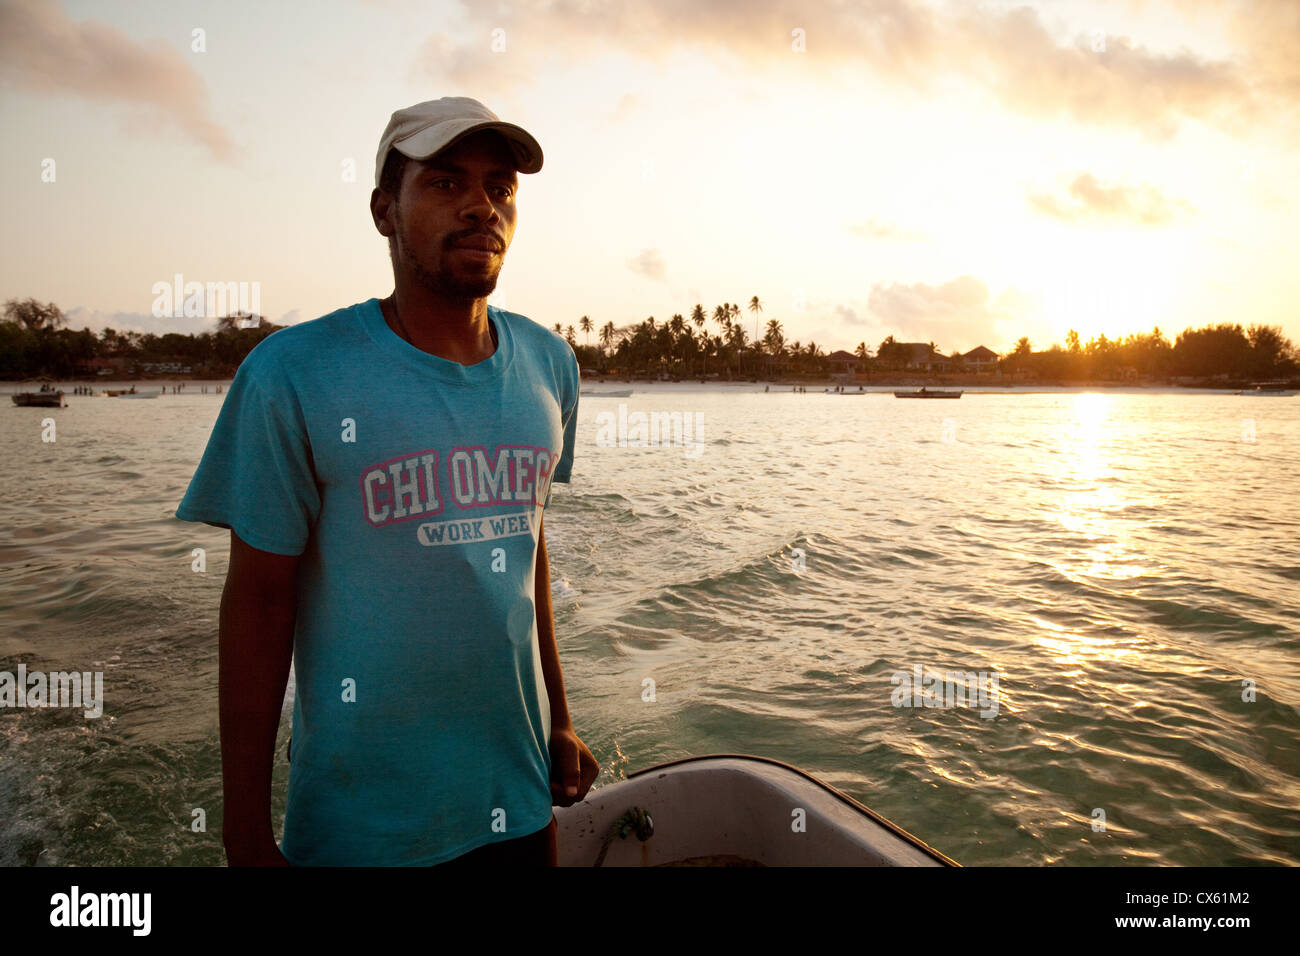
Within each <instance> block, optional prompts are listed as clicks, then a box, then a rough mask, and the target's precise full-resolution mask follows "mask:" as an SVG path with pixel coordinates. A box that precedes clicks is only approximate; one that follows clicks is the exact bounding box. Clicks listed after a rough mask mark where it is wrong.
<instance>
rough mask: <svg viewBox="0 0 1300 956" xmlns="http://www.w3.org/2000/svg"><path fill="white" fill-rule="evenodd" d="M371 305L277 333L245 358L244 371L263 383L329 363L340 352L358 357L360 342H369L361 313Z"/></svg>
mask: <svg viewBox="0 0 1300 956" xmlns="http://www.w3.org/2000/svg"><path fill="white" fill-rule="evenodd" d="M366 305H367V303H365V302H358V303H356V304H354V305H349V306H344V307H343V308H341V309H335V310H334V311H333V312H330V313H327V314H326V315H322V316H319V317H318V318H315V319H309V320H307V321H305V322H298V323H295V324H294V325H287V326H285V327H284V328H282V329H276V330H275V331H274V332H272V333H271V334H270V335H268V336H267V337H266V338H264V339H262V341H261V342H258V343H257V345H256V346H254V348H253V349H252V351H250V352H249V353H248V355H247V356H245V358H244V361H243V362H242V363H241V364H240V369H241V370H243V369H244V368H245V367H247V368H248V374H251V375H254V376H255V377H257V378H258V379H260V380H265V379H266V378H267V377H268V376H272V375H275V373H277V372H289V371H295V370H298V369H301V368H302V367H304V366H306V365H316V364H320V363H322V362H328V361H329V359H330V357H331V355H332V354H335V353H339V352H346V353H347V354H352V355H354V354H355V350H356V348H357V345H358V343H359V341H360V340H364V339H365V338H366V331H365V328H364V325H363V322H362V318H363V317H362V314H361V310H362V309H363V308H364V307H365V306H366Z"/></svg>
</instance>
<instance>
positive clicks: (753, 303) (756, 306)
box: [749, 296, 763, 338]
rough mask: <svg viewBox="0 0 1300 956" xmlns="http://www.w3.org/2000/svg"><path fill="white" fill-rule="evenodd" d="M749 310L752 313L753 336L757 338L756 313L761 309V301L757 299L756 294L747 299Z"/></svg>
mask: <svg viewBox="0 0 1300 956" xmlns="http://www.w3.org/2000/svg"><path fill="white" fill-rule="evenodd" d="M749 311H750V312H752V313H754V338H758V313H760V312H762V311H763V303H762V302H759V301H758V296H754V297H752V298H751V299H750V300H749Z"/></svg>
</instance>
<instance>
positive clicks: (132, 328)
mask: <svg viewBox="0 0 1300 956" xmlns="http://www.w3.org/2000/svg"><path fill="white" fill-rule="evenodd" d="M66 315H67V318H68V324H67V326H66V327H67V328H68V329H71V330H73V331H77V330H78V329H90V331H92V332H94V333H95V334H97V335H98V334H99V333H100V332H103V331H104V329H113V330H115V331H117V332H139V333H140V334H141V335H147V334H149V333H150V332H152V333H153V334H154V335H159V336H161V335H167V334H168V333H170V332H178V333H180V334H181V335H196V334H199V333H202V332H215V331H216V329H217V323H216V320H214V319H203V318H197V317H193V316H191V317H188V318H180V319H177V318H174V317H172V316H169V315H165V316H161V317H155V316H153V315H151V314H150V313H148V312H101V311H99V310H98V309H87V308H85V307H83V306H77V307H76V308H74V309H69V310H68V311H67V313H66Z"/></svg>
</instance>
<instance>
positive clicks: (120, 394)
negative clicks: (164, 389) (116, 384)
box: [104, 385, 161, 398]
mask: <svg viewBox="0 0 1300 956" xmlns="http://www.w3.org/2000/svg"><path fill="white" fill-rule="evenodd" d="M104 394H105V395H107V396H108V397H109V398H157V397H158V396H159V395H160V394H161V392H160V391H158V392H137V391H136V390H135V386H134V385H132V386H131V387H130V388H118V389H105V390H104Z"/></svg>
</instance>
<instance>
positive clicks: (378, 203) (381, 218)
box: [370, 187, 396, 239]
mask: <svg viewBox="0 0 1300 956" xmlns="http://www.w3.org/2000/svg"><path fill="white" fill-rule="evenodd" d="M392 206H393V197H392V196H390V195H388V193H386V192H384V191H383V190H382V189H379V188H378V187H376V188H375V189H374V191H373V192H371V193H370V217H371V218H372V219H373V220H374V222H375V228H376V229H378V230H379V234H380V235H381V236H387V237H388V238H390V239H391V238H392V237H393V236H394V235H395V234H396V230H395V229H394V228H393V224H392V223H391V222H389V221H388V216H389V212H390V210H391V209H392Z"/></svg>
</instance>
